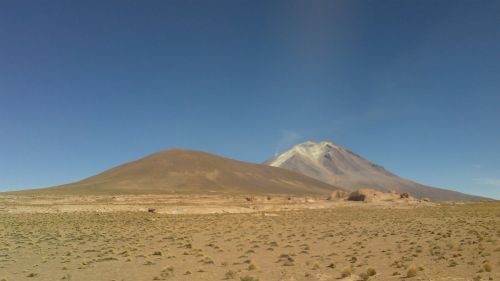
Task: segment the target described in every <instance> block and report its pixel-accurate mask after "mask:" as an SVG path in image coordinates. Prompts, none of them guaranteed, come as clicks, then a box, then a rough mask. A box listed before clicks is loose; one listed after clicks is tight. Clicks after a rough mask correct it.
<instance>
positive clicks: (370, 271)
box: [366, 267, 377, 276]
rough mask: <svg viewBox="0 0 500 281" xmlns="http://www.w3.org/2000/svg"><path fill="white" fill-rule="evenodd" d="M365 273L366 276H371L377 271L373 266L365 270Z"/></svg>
mask: <svg viewBox="0 0 500 281" xmlns="http://www.w3.org/2000/svg"><path fill="white" fill-rule="evenodd" d="M366 274H368V276H373V275H375V274H377V271H376V270H375V269H374V268H371V267H370V268H368V269H367V270H366Z"/></svg>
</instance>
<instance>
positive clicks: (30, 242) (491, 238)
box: [0, 198, 500, 281]
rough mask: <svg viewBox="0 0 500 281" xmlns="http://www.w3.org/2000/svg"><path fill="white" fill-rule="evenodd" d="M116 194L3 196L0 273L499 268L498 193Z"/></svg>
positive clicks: (443, 272)
mask: <svg viewBox="0 0 500 281" xmlns="http://www.w3.org/2000/svg"><path fill="white" fill-rule="evenodd" d="M108 199H109V198H108ZM117 199H118V198H114V199H113V200H115V201H118V202H121V204H117V206H115V207H116V208H115V209H113V208H114V207H109V208H106V206H110V205H112V204H104V203H103V202H99V200H90V201H88V202H86V203H85V204H84V203H82V201H80V205H78V204H77V206H76V207H75V204H70V201H71V200H69V199H61V200H63V201H60V202H59V203H58V204H60V205H61V206H63V207H62V208H59V209H58V208H52V209H51V207H50V206H52V205H50V204H48V203H47V202H50V200H49V201H44V202H43V201H42V202H41V201H36V202H33V201H29V200H26V199H24V202H27V203H25V204H24V205H23V204H21V205H20V203H19V200H18V201H16V200H14V199H12V198H3V199H2V200H0V203H1V208H0V280H8V281H12V280H109V281H110V280H117V281H119V280H246V281H250V280H261V281H265V280H290V281H291V280H325V281H326V280H367V279H369V280H500V240H499V239H500V203H497V202H493V203H491V202H490V203H475V204H423V205H422V204H416V205H412V204H400V205H387V204H364V203H344V202H336V203H335V202H334V203H332V202H326V201H325V202H323V201H314V200H313V199H309V202H306V201H307V200H306V201H303V200H304V199H294V200H296V201H294V203H290V202H288V203H285V201H284V200H285V199H283V201H279V200H277V201H279V202H277V203H274V204H272V203H267V205H266V203H264V202H260V203H259V202H257V201H258V200H256V201H254V202H245V199H242V198H238V199H234V200H228V201H217V202H219V203H218V204H219V205H217V204H215V203H214V202H212V204H208V205H213V204H215V205H216V206H217V208H215V209H214V208H210V206H208V207H207V203H206V202H208V203H210V201H206V200H205V201H206V202H205V204H204V205H203V206H205V207H203V206H200V205H199V204H202V203H203V201H204V200H201V199H200V198H198V199H197V200H201V201H197V202H198V203H199V204H198V207H199V209H198V210H205V211H200V213H201V214H190V212H194V211H193V210H195V209H194V207H193V206H194V203H193V202H194V201H193V202H191V205H190V204H188V203H185V202H184V203H182V202H183V201H182V200H180V201H179V200H178V202H177V204H174V203H173V201H168V200H167V201H168V202H167V201H166V202H163V203H161V202H160V203H158V202H157V204H146V203H145V202H146V201H141V202H143V204H140V203H138V202H135V201H134V202H133V203H132V204H128V205H127V204H125V203H124V201H126V200H125V199H123V198H122V199H120V200H117ZM143 199H144V198H143ZM205 199H206V198H205ZM32 200H35V199H32ZM64 200H65V201H64ZM169 200H173V199H172V198H170V199H169ZM286 200H288V199H286ZM270 201H273V200H270ZM289 201H293V200H289ZM228 202H232V203H231V204H230V203H228ZM235 202H236V203H237V204H235ZM35 203H37V204H35ZM52 203H53V202H52ZM73 203H74V202H73ZM108 203H109V202H108ZM16 204H17V206H18V207H16ZM101 204H102V205H101ZM56 205H57V204H56ZM152 205H154V206H155V207H157V208H158V210H157V211H163V213H161V212H160V213H149V212H147V211H145V210H147V207H148V206H152ZM82 206H83V207H82ZM89 206H90V207H89ZM103 206H104V207H103ZM186 206H187V209H186ZM221 206H222V209H223V211H224V212H230V211H233V213H223V214H221V213H220V212H221V209H220V207H221ZM287 206H288V207H287ZM183 207H184V208H185V209H182V208H183ZM236 207H238V208H240V209H234V208H236ZM92 208H96V210H99V211H89V210H91V209H92ZM103 208H104V209H103ZM127 208H128V209H129V211H127ZM204 208H208V210H209V211H207V209H204ZM224 208H225V209H224ZM283 208H289V209H290V210H288V211H283ZM294 209H295V210H294ZM43 210H45V211H43ZM68 210H69V211H68ZM172 210H177V211H179V210H181V211H179V212H181V213H183V214H169V213H172V212H171V211H172ZM186 210H187V211H186ZM214 210H215V211H217V212H218V214H209V213H211V212H215V211H214ZM238 210H240V211H241V212H238ZM279 210H281V211H279ZM63 211H64V212H63ZM182 211H184V212H182ZM234 212H235V213H234ZM369 269H374V271H375V272H376V273H375V274H374V275H372V276H367V275H370V274H373V272H371V273H370V272H369ZM413 269H414V270H415V271H414V273H415V274H416V276H415V277H410V278H406V277H407V275H408V273H409V272H410V275H412V273H413V272H411V271H412V270H413ZM367 273H370V274H367ZM349 275H350V276H349ZM252 278H253V279H252ZM363 278H365V279H363Z"/></svg>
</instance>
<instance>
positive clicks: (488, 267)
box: [483, 263, 491, 272]
mask: <svg viewBox="0 0 500 281" xmlns="http://www.w3.org/2000/svg"><path fill="white" fill-rule="evenodd" d="M483 268H484V271H486V272H491V265H490V264H489V263H485V264H484V265H483Z"/></svg>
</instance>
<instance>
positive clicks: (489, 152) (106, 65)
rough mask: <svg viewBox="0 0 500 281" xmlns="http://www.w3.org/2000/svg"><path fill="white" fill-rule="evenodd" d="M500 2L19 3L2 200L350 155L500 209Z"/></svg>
mask: <svg viewBox="0 0 500 281" xmlns="http://www.w3.org/2000/svg"><path fill="white" fill-rule="evenodd" d="M499 14H500V3H499V2H498V1H455V0H454V1H389V0H388V1H361V0H360V1H347V0H346V1H267V0H266V1H234V0H230V1H201V0H200V1H184V0H183V1H106V0H104V1H103V0H100V1H53V0H51V1H44V0H40V1H27V0H23V1H17V0H16V1H8V0H6V1H1V2H0V190H13V189H20V188H27V187H42V186H50V185H55V184H62V183H66V182H71V181H74V180H78V179H82V178H84V177H87V176H90V175H93V174H96V173H98V172H100V171H102V170H105V169H107V168H110V167H113V166H115V165H117V164H121V163H123V162H127V161H130V160H133V159H136V158H139V157H142V156H145V155H147V154H150V153H153V152H156V151H158V150H163V149H167V148H170V147H185V148H189V149H198V150H205V151H208V152H212V153H215V154H220V155H223V156H226V157H230V158H233V159H239V160H245V161H250V162H263V161H264V160H266V159H268V158H270V157H271V156H273V154H274V153H276V152H281V151H283V150H285V149H286V148H288V147H289V146H291V145H293V144H294V143H297V142H301V141H305V140H309V139H312V140H333V141H335V142H337V143H338V144H340V145H343V146H345V147H347V148H348V149H350V150H352V151H354V152H356V153H358V154H361V155H363V156H364V157H365V158H367V159H369V160H371V161H373V162H376V163H378V164H381V165H383V166H385V167H386V168H387V169H389V170H391V171H393V172H395V173H396V174H398V175H400V176H403V177H406V178H409V179H412V180H415V181H418V182H421V183H424V184H429V185H433V186H438V187H444V188H450V189H454V190H458V191H462V192H467V193H472V194H479V195H486V196H491V197H495V198H500V161H499V159H500V17H499V16H498V15H499Z"/></svg>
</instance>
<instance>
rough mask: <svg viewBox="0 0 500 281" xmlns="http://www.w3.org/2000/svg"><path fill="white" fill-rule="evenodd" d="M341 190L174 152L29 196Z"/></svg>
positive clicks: (192, 153)
mask: <svg viewBox="0 0 500 281" xmlns="http://www.w3.org/2000/svg"><path fill="white" fill-rule="evenodd" d="M337 189H338V188H336V187H334V186H332V185H329V184H326V183H324V182H321V181H318V180H315V179H312V178H310V177H307V176H304V175H301V174H297V173H294V172H291V171H288V170H285V169H281V168H275V167H270V166H266V165H258V164H251V163H246V162H241V161H236V160H231V159H228V158H224V157H220V156H216V155H213V154H209V153H205V152H200V151H188V150H182V149H172V150H167V151H163V152H159V153H155V154H152V155H150V156H148V157H145V158H143V159H139V160H136V161H133V162H129V163H126V164H123V165H121V166H118V167H115V168H113V169H110V170H107V171H105V172H103V173H101V174H98V175H96V176H93V177H89V178H86V179H84V180H82V181H78V182H75V183H70V184H65V185H61V186H56V187H50V188H43V189H33V190H27V191H20V192H16V193H18V194H19V193H24V194H75V195H87V194H88V195H94V194H169V193H170V194H172V193H174V194H209V193H210V194H212V193H229V194H329V193H330V192H331V191H333V190H337Z"/></svg>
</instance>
